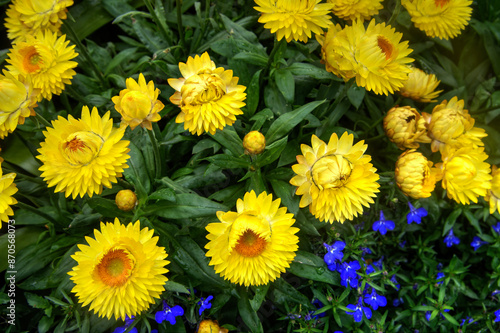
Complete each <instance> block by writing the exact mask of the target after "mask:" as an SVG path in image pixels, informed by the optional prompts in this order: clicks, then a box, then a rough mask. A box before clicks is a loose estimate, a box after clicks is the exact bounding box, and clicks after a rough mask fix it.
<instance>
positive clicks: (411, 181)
mask: <svg viewBox="0 0 500 333" xmlns="http://www.w3.org/2000/svg"><path fill="white" fill-rule="evenodd" d="M395 176H396V183H397V185H398V186H399V188H400V189H401V191H403V193H404V194H406V195H408V196H410V197H412V198H414V199H419V198H427V197H430V195H431V192H432V191H434V187H435V185H436V182H437V181H438V180H439V178H440V171H439V170H438V169H436V168H432V162H431V161H428V160H427V158H425V156H424V155H422V154H421V153H419V152H417V151H415V149H411V150H408V151H406V152H404V153H403V154H401V155H400V156H399V158H398V160H397V161H396V172H395Z"/></svg>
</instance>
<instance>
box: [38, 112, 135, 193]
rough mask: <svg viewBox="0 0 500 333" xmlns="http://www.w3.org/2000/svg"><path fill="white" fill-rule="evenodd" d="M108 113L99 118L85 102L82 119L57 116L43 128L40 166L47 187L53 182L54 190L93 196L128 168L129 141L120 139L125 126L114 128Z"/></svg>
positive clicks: (39, 156) (113, 181) (109, 185)
mask: <svg viewBox="0 0 500 333" xmlns="http://www.w3.org/2000/svg"><path fill="white" fill-rule="evenodd" d="M109 115H110V112H109V111H108V112H107V113H106V114H105V115H104V117H102V118H101V117H100V116H99V113H98V111H97V109H96V108H95V107H94V108H93V109H92V113H90V111H89V108H88V107H87V106H84V107H83V108H82V118H81V119H75V118H73V117H72V116H71V115H70V116H68V119H64V118H63V117H59V118H58V119H57V120H53V121H52V126H53V127H52V128H50V127H48V128H47V131H45V132H43V134H44V135H45V141H44V142H42V143H41V144H40V146H41V148H40V149H38V152H39V153H40V155H38V156H37V158H38V159H39V160H40V161H42V163H43V165H42V166H41V167H40V168H39V170H40V171H43V173H42V175H41V176H42V177H44V180H45V181H46V182H47V183H48V186H49V187H52V186H56V188H55V192H61V191H64V192H65V195H66V197H68V196H69V195H72V197H73V199H75V198H76V197H77V196H78V195H80V196H81V197H83V196H84V195H85V193H87V194H88V195H89V196H90V197H92V195H93V194H94V193H97V194H100V193H101V192H102V188H103V186H106V187H109V188H110V187H111V183H116V182H117V177H120V176H121V175H122V172H123V170H124V169H126V168H128V165H127V159H128V158H129V156H128V155H127V153H128V152H129V150H130V149H129V148H127V147H128V144H129V141H125V140H121V138H122V137H123V133H124V131H125V127H121V128H119V129H118V128H114V127H113V120H111V119H110V118H109Z"/></svg>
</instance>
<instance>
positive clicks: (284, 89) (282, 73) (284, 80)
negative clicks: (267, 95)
mask: <svg viewBox="0 0 500 333" xmlns="http://www.w3.org/2000/svg"><path fill="white" fill-rule="evenodd" d="M274 81H275V82H276V86H277V87H278V89H279V91H280V92H281V93H282V94H283V97H285V100H286V101H287V102H288V103H293V100H294V97H295V81H294V79H293V75H292V73H290V71H288V70H287V69H286V68H280V69H277V70H275V71H274Z"/></svg>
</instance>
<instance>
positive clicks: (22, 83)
mask: <svg viewBox="0 0 500 333" xmlns="http://www.w3.org/2000/svg"><path fill="white" fill-rule="evenodd" d="M3 74H4V75H0V139H3V138H4V137H6V136H7V134H9V133H12V132H13V131H14V130H15V129H16V127H17V125H18V124H24V119H25V118H26V117H29V116H34V115H35V110H34V108H35V107H36V106H37V104H36V100H37V96H38V93H39V90H38V89H33V84H32V83H31V78H30V77H29V76H27V77H26V78H24V77H23V76H22V75H20V76H19V78H16V77H14V76H13V75H12V74H10V73H9V72H7V71H5V70H4V71H3Z"/></svg>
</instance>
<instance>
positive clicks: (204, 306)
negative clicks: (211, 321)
mask: <svg viewBox="0 0 500 333" xmlns="http://www.w3.org/2000/svg"><path fill="white" fill-rule="evenodd" d="M213 298H214V297H213V296H212V295H210V296H208V297H207V298H203V297H202V298H201V299H200V301H199V302H198V305H199V306H200V310H199V315H200V316H201V314H202V313H203V311H205V310H208V309H210V308H211V307H212V303H210V302H211V301H212V299H213Z"/></svg>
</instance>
